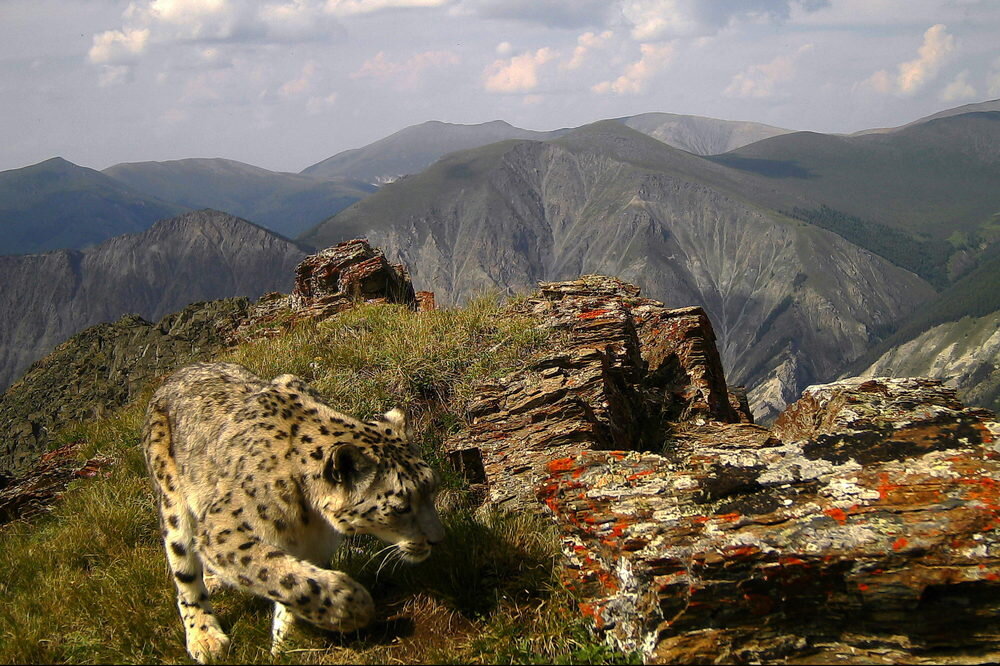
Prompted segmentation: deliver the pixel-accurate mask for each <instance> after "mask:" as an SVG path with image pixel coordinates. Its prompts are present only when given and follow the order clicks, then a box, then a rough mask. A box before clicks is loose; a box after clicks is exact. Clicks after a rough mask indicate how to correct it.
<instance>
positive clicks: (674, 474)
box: [446, 276, 1000, 663]
mask: <svg viewBox="0 0 1000 666" xmlns="http://www.w3.org/2000/svg"><path fill="white" fill-rule="evenodd" d="M520 307H521V308H522V309H524V310H526V311H528V312H531V313H533V314H534V315H536V316H538V318H539V320H540V321H541V322H542V323H541V324H540V325H542V326H550V327H553V328H555V329H556V330H557V332H558V334H559V335H562V336H563V340H562V343H561V344H560V345H559V350H558V351H557V352H555V353H551V354H549V355H548V356H545V357H544V358H541V359H536V360H535V361H534V362H532V363H530V364H529V365H528V366H527V367H526V368H524V369H523V370H521V371H519V372H517V373H515V374H513V375H511V376H509V377H506V378H504V379H503V380H502V381H500V382H497V383H496V384H494V385H490V386H487V387H485V389H484V391H483V393H482V399H481V400H480V401H479V402H477V403H475V404H474V405H473V406H472V409H471V412H470V417H471V418H470V424H469V426H468V427H467V428H466V429H465V430H463V431H462V432H460V433H458V434H457V435H455V436H454V437H452V438H451V439H450V440H449V441H448V442H447V443H446V447H447V448H448V450H449V451H450V452H451V454H450V455H451V457H452V460H453V461H454V462H455V464H456V465H457V466H458V467H459V469H461V470H463V471H464V472H465V473H466V475H467V477H468V478H469V479H470V480H471V481H474V482H478V483H480V484H482V486H483V487H484V489H485V490H486V492H485V493H484V496H485V497H486V498H487V500H488V501H489V502H491V503H492V504H494V505H496V506H499V507H505V508H508V509H512V510H540V511H543V512H546V513H547V514H548V515H550V516H551V517H552V518H553V519H554V520H555V522H556V523H557V525H558V527H559V529H560V531H561V533H562V538H563V550H564V554H565V562H566V564H565V568H564V570H563V577H564V580H565V581H566V583H567V585H569V586H571V587H572V588H574V589H575V590H576V591H577V592H578V593H579V595H580V598H581V599H582V602H581V604H580V608H579V610H580V612H581V613H583V614H584V615H586V616H588V617H590V618H591V619H592V620H593V623H594V624H593V626H594V629H595V631H597V632H598V633H600V634H602V635H603V636H604V637H605V638H606V639H607V640H608V641H609V642H610V643H612V644H614V645H616V646H617V647H619V648H621V649H624V650H627V651H633V650H635V651H639V652H641V653H642V654H643V655H644V658H645V659H646V661H647V662H649V663H734V662H735V663H815V662H823V663H830V662H834V663H938V662H948V663H991V662H996V661H998V660H1000V445H998V443H997V438H998V436H1000V425H998V423H997V421H996V418H995V416H994V415H993V414H992V413H991V412H989V411H987V410H983V409H971V408H966V407H965V406H963V405H962V404H961V403H960V402H959V401H958V400H957V399H956V398H955V393H954V391H952V390H951V389H949V388H947V387H945V386H943V385H942V384H941V383H940V382H938V381H935V380H928V379H921V378H914V379H848V380H843V381H839V382H834V383H832V384H826V385H821V386H813V387H810V388H809V389H807V390H806V392H805V394H804V396H803V397H802V399H801V400H799V401H798V402H797V403H795V404H793V405H791V406H790V407H789V408H788V409H787V410H786V412H785V413H784V414H783V415H782V416H781V417H780V418H779V419H778V421H777V422H776V423H775V426H774V428H773V429H771V430H768V429H766V428H762V427H760V426H757V425H754V424H753V423H751V422H750V419H749V416H748V414H747V410H745V408H741V400H740V396H739V394H738V392H734V391H730V390H729V389H728V387H727V386H726V383H725V379H724V376H723V374H722V367H721V364H720V363H719V361H718V352H717V351H716V349H715V344H714V334H712V330H711V324H710V322H709V321H708V319H707V317H705V316H704V312H702V311H701V310H700V309H698V308H685V309H680V310H677V309H673V310H671V309H667V308H664V307H663V306H662V304H659V303H657V302H655V301H651V300H649V299H643V298H640V297H639V291H638V289H637V288H635V287H634V286H632V285H628V284H626V283H622V282H620V281H617V280H614V279H611V278H603V277H600V276H586V277H584V278H581V279H580V280H574V281H571V282H562V283H543V284H542V285H541V292H540V293H539V294H538V295H536V296H535V297H534V298H531V299H528V300H527V301H525V302H523V303H522V304H521V305H520ZM742 402H743V404H745V401H742Z"/></svg>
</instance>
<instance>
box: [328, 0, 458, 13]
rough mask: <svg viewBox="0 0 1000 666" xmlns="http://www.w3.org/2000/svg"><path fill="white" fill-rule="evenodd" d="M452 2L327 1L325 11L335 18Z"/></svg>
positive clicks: (417, 0) (437, 5) (442, 0)
mask: <svg viewBox="0 0 1000 666" xmlns="http://www.w3.org/2000/svg"><path fill="white" fill-rule="evenodd" d="M451 2H452V0H327V2H326V11H327V12H328V13H330V14H335V15H337V16H350V15H352V14H368V13H370V12H377V11H381V10H383V9H426V8H429V7H443V6H444V5H448V4H451Z"/></svg>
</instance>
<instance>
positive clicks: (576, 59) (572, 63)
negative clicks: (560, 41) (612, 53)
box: [564, 30, 614, 69]
mask: <svg viewBox="0 0 1000 666" xmlns="http://www.w3.org/2000/svg"><path fill="white" fill-rule="evenodd" d="M613 36H614V33H613V32H611V31H610V30H605V31H604V32H602V33H600V34H595V33H593V32H585V33H583V34H582V35H580V36H579V37H577V39H576V48H575V49H573V57H572V58H570V60H569V62H567V63H566V64H565V65H564V67H565V68H566V69H578V68H579V67H580V66H581V65H582V64H583V61H584V60H585V59H586V58H587V54H588V53H590V52H591V51H592V50H594V49H599V48H601V47H602V46H604V45H605V44H607V42H608V41H609V40H610V39H611V38H612V37H613Z"/></svg>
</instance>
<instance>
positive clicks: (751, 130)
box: [618, 113, 793, 155]
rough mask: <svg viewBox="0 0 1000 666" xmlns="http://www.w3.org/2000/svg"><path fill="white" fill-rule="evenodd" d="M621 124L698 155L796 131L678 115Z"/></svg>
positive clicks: (625, 120)
mask: <svg viewBox="0 0 1000 666" xmlns="http://www.w3.org/2000/svg"><path fill="white" fill-rule="evenodd" d="M618 122H620V123H623V124H625V125H627V126H629V127H631V128H632V129H634V130H637V131H639V132H642V133H643V134H648V135H649V136H651V137H653V138H654V139H657V140H659V141H662V142H663V143H665V144H667V145H668V146H673V147H675V148H681V149H682V150H686V151H688V152H690V153H694V154H695V155H718V154H719V153H728V152H729V151H731V150H736V149H737V148H741V147H743V146H746V145H748V144H751V143H754V142H756V141H761V140H763V139H769V138H771V137H772V136H779V135H781V134H788V133H790V132H792V131H793V130H786V129H781V128H780V127H772V126H770V125H763V124H761V123H752V122H744V121H734V120H718V119H716V118H705V117H702V116H686V115H678V114H675V113H643V114H640V115H637V116H628V117H625V118H619V119H618Z"/></svg>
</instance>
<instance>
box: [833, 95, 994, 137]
mask: <svg viewBox="0 0 1000 666" xmlns="http://www.w3.org/2000/svg"><path fill="white" fill-rule="evenodd" d="M983 111H1000V99H992V100H987V101H985V102H973V103H972V104H963V105H962V106H956V107H954V108H951V109H945V110H944V111H938V112H937V113H932V114H931V115H929V116H924V117H923V118H918V119H916V120H914V121H912V122H909V123H906V124H905V125H900V126H899V127H879V128H875V129H866V130H861V131H860V132H854V133H853V134H852V135H851V136H860V135H862V134H886V133H889V132H895V131H897V130H901V129H905V128H907V127H912V126H914V125H920V124H921V123H925V122H927V121H929V120H937V119H938V118H947V117H949V116H959V115H962V114H963V113H979V112H983Z"/></svg>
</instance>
